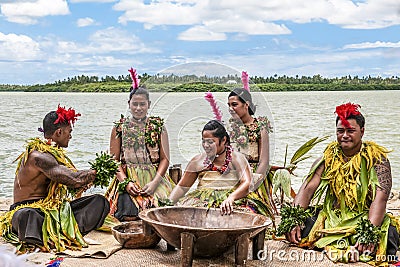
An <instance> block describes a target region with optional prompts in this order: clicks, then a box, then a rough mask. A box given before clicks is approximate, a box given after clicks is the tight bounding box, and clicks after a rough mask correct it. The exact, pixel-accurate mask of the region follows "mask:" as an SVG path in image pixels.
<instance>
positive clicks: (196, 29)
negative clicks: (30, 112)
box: [0, 0, 400, 84]
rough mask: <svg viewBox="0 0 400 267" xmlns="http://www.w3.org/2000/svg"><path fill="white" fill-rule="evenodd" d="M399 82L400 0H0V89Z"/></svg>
mask: <svg viewBox="0 0 400 267" xmlns="http://www.w3.org/2000/svg"><path fill="white" fill-rule="evenodd" d="M199 61H200V62H202V61H206V62H213V63H218V64H224V65H227V66H230V67H231V68H234V69H236V70H246V71H247V72H248V73H249V75H250V76H254V75H257V76H272V75H274V74H278V75H288V76H295V75H300V76H302V75H306V76H312V75H315V74H320V75H322V76H324V77H341V76H345V75H352V76H354V75H358V76H366V75H371V76H378V75H379V76H382V77H390V76H400V68H399V67H400V1H398V0H365V1H350V0H313V1H304V0H301V1H299V0H268V1H262V0H246V1H241V0H240V1H239V0H221V1H218V0H175V1H168V0H159V1H153V0H145V1H142V0H119V1H110V0H102V1H101V0H97V1H96V0H70V1H65V0H0V84H36V83H51V82H54V81H56V80H63V79H66V78H67V77H72V76H77V75H82V74H84V75H89V76H91V75H96V76H100V77H101V76H106V75H113V76H118V75H121V74H124V75H127V74H128V72H127V70H128V68H130V67H131V66H133V67H134V68H136V69H137V70H138V73H139V74H142V73H145V72H146V73H148V74H155V73H157V72H159V71H161V70H163V69H165V68H169V67H171V66H174V65H176V64H183V63H190V62H199Z"/></svg>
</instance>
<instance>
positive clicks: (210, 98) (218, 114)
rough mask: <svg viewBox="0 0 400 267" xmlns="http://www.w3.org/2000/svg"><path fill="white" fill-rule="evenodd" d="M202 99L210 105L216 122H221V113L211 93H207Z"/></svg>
mask: <svg viewBox="0 0 400 267" xmlns="http://www.w3.org/2000/svg"><path fill="white" fill-rule="evenodd" d="M204 98H205V99H206V100H207V101H208V102H209V103H210V105H211V108H212V110H213V113H214V117H215V119H216V120H218V121H222V112H221V110H220V109H219V107H218V105H217V102H216V101H215V98H214V96H213V94H212V93H211V92H207V93H206V95H205V96H204Z"/></svg>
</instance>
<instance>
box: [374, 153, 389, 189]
mask: <svg viewBox="0 0 400 267" xmlns="http://www.w3.org/2000/svg"><path fill="white" fill-rule="evenodd" d="M375 171H376V174H377V176H378V181H379V187H378V188H377V190H380V191H383V192H384V193H385V194H386V195H388V196H389V194H390V190H391V189H392V172H391V169H390V162H389V160H388V159H387V158H383V159H382V161H381V162H380V163H378V164H376V165H375Z"/></svg>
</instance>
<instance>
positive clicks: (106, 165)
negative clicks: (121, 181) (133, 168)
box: [89, 151, 119, 188]
mask: <svg viewBox="0 0 400 267" xmlns="http://www.w3.org/2000/svg"><path fill="white" fill-rule="evenodd" d="M89 164H90V168H91V169H92V170H95V171H96V179H95V180H94V181H93V185H94V186H95V187H97V186H100V187H101V188H103V187H108V185H109V184H110V180H111V179H112V178H113V177H114V175H115V174H116V173H117V172H118V166H119V163H118V162H117V161H116V160H115V159H114V158H113V156H111V155H110V154H108V153H106V152H103V151H102V152H101V153H100V154H99V153H96V159H95V160H94V162H89Z"/></svg>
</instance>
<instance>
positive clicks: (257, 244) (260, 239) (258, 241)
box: [253, 229, 265, 260]
mask: <svg viewBox="0 0 400 267" xmlns="http://www.w3.org/2000/svg"><path fill="white" fill-rule="evenodd" d="M264 241H265V229H264V230H262V231H261V232H260V233H258V234H257V235H256V236H255V237H253V260H259V258H258V253H259V252H260V251H261V250H264Z"/></svg>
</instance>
